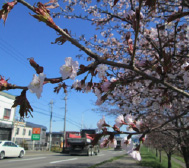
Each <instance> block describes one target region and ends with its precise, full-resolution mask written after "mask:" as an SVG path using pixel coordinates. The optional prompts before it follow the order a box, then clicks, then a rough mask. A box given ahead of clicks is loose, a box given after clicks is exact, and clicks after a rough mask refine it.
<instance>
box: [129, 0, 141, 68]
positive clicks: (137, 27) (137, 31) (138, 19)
mask: <svg viewBox="0 0 189 168" xmlns="http://www.w3.org/2000/svg"><path fill="white" fill-rule="evenodd" d="M141 7H142V1H139V9H138V10H137V11H136V31H135V42H134V48H133V54H132V57H131V65H134V59H135V52H136V44H137V39H138V34H139V27H140V10H141Z"/></svg>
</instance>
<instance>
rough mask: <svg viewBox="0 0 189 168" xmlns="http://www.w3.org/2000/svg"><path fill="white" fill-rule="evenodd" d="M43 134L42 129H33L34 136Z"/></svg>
mask: <svg viewBox="0 0 189 168" xmlns="http://www.w3.org/2000/svg"><path fill="white" fill-rule="evenodd" d="M40 133H41V128H33V132H32V134H40Z"/></svg>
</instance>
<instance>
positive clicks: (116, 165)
mask: <svg viewBox="0 0 189 168" xmlns="http://www.w3.org/2000/svg"><path fill="white" fill-rule="evenodd" d="M95 168H145V167H142V166H139V165H138V163H137V161H136V160H134V159H133V158H131V157H130V156H129V155H125V156H124V157H122V158H120V159H117V160H114V161H112V162H107V163H104V164H102V165H99V166H97V167H95ZM148 168H149V167H148Z"/></svg>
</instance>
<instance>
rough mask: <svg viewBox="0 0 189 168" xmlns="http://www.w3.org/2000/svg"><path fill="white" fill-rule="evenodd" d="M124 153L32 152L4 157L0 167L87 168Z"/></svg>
mask: <svg viewBox="0 0 189 168" xmlns="http://www.w3.org/2000/svg"><path fill="white" fill-rule="evenodd" d="M123 154H125V152H124V151H114V150H101V151H100V153H98V155H97V156H96V155H94V156H79V155H76V156H69V155H67V154H60V153H52V152H50V153H49V152H33V153H28V154H26V155H25V156H24V157H23V158H5V159H3V160H0V168H76V167H77V168H87V167H90V166H92V165H95V164H97V163H101V162H103V161H105V160H108V159H110V158H112V157H115V156H120V155H123Z"/></svg>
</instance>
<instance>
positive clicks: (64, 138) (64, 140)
mask: <svg viewBox="0 0 189 168" xmlns="http://www.w3.org/2000/svg"><path fill="white" fill-rule="evenodd" d="M64 100H65V113H64V137H63V153H64V152H65V142H66V112H67V93H66V95H65V97H64Z"/></svg>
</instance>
